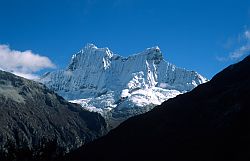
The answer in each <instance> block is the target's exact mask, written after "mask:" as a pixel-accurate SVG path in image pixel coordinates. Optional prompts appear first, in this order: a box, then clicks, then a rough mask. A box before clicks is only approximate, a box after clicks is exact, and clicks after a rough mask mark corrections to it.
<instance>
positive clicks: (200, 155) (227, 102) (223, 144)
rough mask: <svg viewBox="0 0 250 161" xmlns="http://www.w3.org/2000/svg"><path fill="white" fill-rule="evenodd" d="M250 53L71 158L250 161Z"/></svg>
mask: <svg viewBox="0 0 250 161" xmlns="http://www.w3.org/2000/svg"><path fill="white" fill-rule="evenodd" d="M249 152H250V56H248V57H246V58H245V59H244V60H243V61H241V62H239V63H237V64H234V65H231V66H229V67H228V68H226V69H225V70H223V71H222V72H220V73H219V74H217V75H216V76H214V78H213V79H212V80H211V81H210V82H208V83H205V84H203V85H200V86H198V87H197V88H195V89H194V90H193V91H191V92H189V93H186V94H183V95H179V96H177V97H176V98H173V99H170V100H168V101H166V102H164V103H163V104H162V105H160V106H158V107H156V108H154V109H153V110H151V111H150V112H148V113H146V114H142V115H139V116H136V117H133V118H130V119H128V120H127V121H125V122H124V123H122V124H121V125H120V126H119V127H118V128H116V129H114V130H112V131H110V133H109V134H108V135H106V136H105V137H102V138H100V139H98V140H96V141H94V142H92V143H90V144H88V145H87V146H84V147H82V148H80V149H78V150H77V151H75V152H74V153H71V154H70V155H69V157H68V160H71V161H76V160H84V161H97V160H98V161H102V160H103V161H106V160H109V161H117V160H124V161H125V160H126V161H138V160H166V161H249V160H250V153H249Z"/></svg>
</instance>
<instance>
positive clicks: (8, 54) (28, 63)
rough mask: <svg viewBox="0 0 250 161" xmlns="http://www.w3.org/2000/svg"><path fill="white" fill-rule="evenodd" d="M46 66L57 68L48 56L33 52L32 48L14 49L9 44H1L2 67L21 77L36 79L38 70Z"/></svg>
mask: <svg viewBox="0 0 250 161" xmlns="http://www.w3.org/2000/svg"><path fill="white" fill-rule="evenodd" d="M45 68H55V65H54V64H53V63H52V62H51V60H50V59H49V58H48V57H45V56H41V55H39V54H35V53H33V52H32V51H31V50H26V51H17V50H12V49H10V47H9V46H8V45H4V44H0V69H2V70H5V71H8V72H12V73H14V74H16V75H19V76H21V77H25V78H28V79H36V78H38V76H37V75H36V74H35V73H36V72H38V71H40V70H42V69H45Z"/></svg>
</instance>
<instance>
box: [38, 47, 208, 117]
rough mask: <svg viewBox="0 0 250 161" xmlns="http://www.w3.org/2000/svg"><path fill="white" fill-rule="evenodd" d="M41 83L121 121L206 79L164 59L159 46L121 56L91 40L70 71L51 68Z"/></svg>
mask: <svg viewBox="0 0 250 161" xmlns="http://www.w3.org/2000/svg"><path fill="white" fill-rule="evenodd" d="M39 81H40V82H42V83H44V84H45V85H46V86H47V87H49V88H50V89H52V90H54V91H55V92H56V93H58V94H59V95H61V96H62V97H64V98H65V99H66V100H68V101H70V102H73V103H78V104H80V105H81V106H82V107H83V108H85V109H87V110H90V111H94V112H98V113H101V114H102V115H103V116H104V117H105V118H107V119H109V120H110V118H112V120H113V121H114V120H116V121H117V122H121V120H124V118H128V117H131V116H133V115H136V114H140V113H144V112H146V111H148V110H150V109H152V108H153V107H154V106H156V105H160V104H161V103H162V102H163V101H166V100H167V99H169V98H173V97H175V96H177V95H179V94H182V93H185V92H188V91H191V90H192V89H193V88H195V87H196V86H198V85H199V84H202V83H205V82H207V81H208V80H207V79H206V78H204V77H203V76H201V75H200V74H198V73H197V72H195V71H189V70H186V69H184V68H179V67H176V66H175V65H173V64H171V63H169V62H167V61H165V60H164V59H163V54H162V52H161V50H160V48H159V47H158V46H156V47H151V48H147V49H146V50H145V51H143V52H140V53H137V54H134V55H131V56H128V57H123V56H120V55H118V54H114V53H113V52H112V51H111V50H109V48H106V47H105V48H98V47H96V46H95V45H94V44H87V45H86V46H85V47H84V48H83V49H82V50H80V51H79V52H77V53H76V54H74V55H73V56H72V59H71V61H70V63H69V65H68V67H67V68H66V69H61V70H57V71H53V72H48V73H46V74H44V75H43V76H42V77H41V78H40V79H39Z"/></svg>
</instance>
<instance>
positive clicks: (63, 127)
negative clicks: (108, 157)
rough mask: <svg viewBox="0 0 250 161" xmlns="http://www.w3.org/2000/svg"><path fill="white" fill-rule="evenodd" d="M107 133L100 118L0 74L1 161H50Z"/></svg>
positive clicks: (35, 86)
mask: <svg viewBox="0 0 250 161" xmlns="http://www.w3.org/2000/svg"><path fill="white" fill-rule="evenodd" d="M105 133H106V123H105V121H104V119H103V118H102V117H101V115H99V114H97V113H92V112H89V111H85V110H83V109H82V108H81V107H80V106H79V105H76V104H71V103H68V102H67V101H65V100H64V99H63V98H62V97H60V96H58V95H57V94H55V93H54V92H52V91H51V90H49V89H47V88H46V87H45V86H44V85H42V84H40V83H37V82H34V81H30V80H26V79H24V78H21V77H18V76H15V75H13V74H10V73H7V72H3V71H0V160H1V161H4V160H8V161H10V160H46V161H48V160H53V158H54V157H55V156H57V155H62V154H64V153H65V152H68V151H70V150H72V149H75V148H77V147H79V146H81V145H83V144H85V143H87V142H89V141H92V140H94V139H96V138H97V137H100V136H102V135H103V134H105Z"/></svg>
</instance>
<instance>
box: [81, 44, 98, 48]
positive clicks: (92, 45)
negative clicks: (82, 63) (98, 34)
mask: <svg viewBox="0 0 250 161" xmlns="http://www.w3.org/2000/svg"><path fill="white" fill-rule="evenodd" d="M93 48H94V49H97V46H96V45H95V44H92V43H87V44H86V45H85V47H84V49H93Z"/></svg>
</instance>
